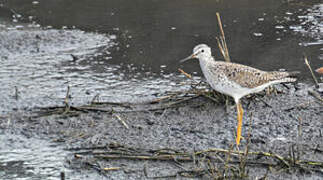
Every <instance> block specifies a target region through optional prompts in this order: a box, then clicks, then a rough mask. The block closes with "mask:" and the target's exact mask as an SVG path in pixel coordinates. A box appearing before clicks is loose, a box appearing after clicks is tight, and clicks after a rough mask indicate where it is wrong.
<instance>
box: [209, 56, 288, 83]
mask: <svg viewBox="0 0 323 180" xmlns="http://www.w3.org/2000/svg"><path fill="white" fill-rule="evenodd" d="M211 68H212V70H215V71H220V72H221V73H222V74H223V75H225V76H226V77H227V78H228V79H229V80H230V81H233V82H235V83H237V84H239V85H240V86H242V87H246V88H255V87H257V86H261V85H263V84H266V83H268V82H270V81H274V80H281V79H283V78H285V77H288V76H289V73H288V72H279V71H271V72H266V71H262V70H259V69H256V68H252V67H249V66H245V65H242V64H236V63H227V62H219V63H218V62H217V64H216V65H215V66H213V67H211Z"/></svg>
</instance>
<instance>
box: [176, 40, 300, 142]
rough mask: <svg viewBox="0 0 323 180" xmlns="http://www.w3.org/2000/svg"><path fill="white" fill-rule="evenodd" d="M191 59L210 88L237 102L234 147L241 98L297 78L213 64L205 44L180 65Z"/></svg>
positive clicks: (239, 133) (290, 74)
mask: <svg viewBox="0 0 323 180" xmlns="http://www.w3.org/2000/svg"><path fill="white" fill-rule="evenodd" d="M192 58H197V59H199V61H200V66H201V69H202V72H203V74H204V76H205V78H206V80H207V82H208V83H209V84H210V86H211V87H212V88H213V89H214V90H216V91H218V92H220V93H223V94H226V95H229V96H231V97H233V99H234V101H235V102H236V105H237V112H238V128H237V138H236V143H237V145H239V143H240V138H241V127H242V119H243V118H242V117H243V109H242V106H241V103H240V99H241V98H242V97H244V96H246V95H248V94H252V93H257V92H260V91H262V90H264V89H265V88H266V87H268V86H270V85H273V84H277V83H282V82H294V81H296V78H292V77H289V76H292V75H294V74H295V72H293V73H291V72H279V71H269V72H267V71H262V70H259V69H256V68H253V67H249V66H245V65H242V64H236V63H228V62H224V61H215V60H214V59H213V57H212V53H211V48H210V47H208V46H207V45H205V44H200V45H197V46H195V47H194V49H193V54H192V55H191V56H189V57H187V58H185V59H183V60H182V62H184V61H186V60H188V59H192Z"/></svg>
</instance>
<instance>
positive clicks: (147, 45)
mask: <svg viewBox="0 0 323 180" xmlns="http://www.w3.org/2000/svg"><path fill="white" fill-rule="evenodd" d="M322 7H323V5H322V3H320V1H314V0H311V1H306V2H305V3H304V2H298V1H294V2H293V1H291V2H285V1H268V0H258V1H256V0H244V1H239V2H236V1H233V0H227V1H213V0H210V1H203V2H200V1H195V0H188V1H185V2H183V1H179V0H178V1H177V0H175V1H162V2H161V1H154V0H153V1H136V8H134V3H133V1H131V2H130V1H124V0H121V1H120V0H108V1H107V0H97V1H90V0H80V1H78V3H75V2H74V1H70V0H67V1H59V2H58V1H54V0H47V1H46V3H45V1H32V0H26V1H23V2H21V1H19V0H10V1H3V2H1V3H0V58H1V59H0V61H1V67H0V81H1V87H0V92H1V94H0V113H1V114H0V115H1V116H5V115H6V114H12V113H15V112H16V111H22V112H25V111H26V110H31V109H34V108H35V107H41V106H54V105H62V104H63V101H64V98H65V96H66V90H67V86H70V87H71V92H70V95H71V101H72V103H74V104H84V103H87V102H90V101H91V100H92V98H93V97H94V96H95V95H97V94H99V95H100V100H101V101H144V100H148V99H151V98H153V97H155V95H156V94H159V93H163V92H165V91H180V90H183V89H187V88H189V86H188V85H185V83H186V82H188V80H187V78H185V77H184V76H183V75H180V74H179V73H178V71H177V69H178V68H183V69H184V70H185V71H186V72H189V73H192V74H194V75H195V79H196V80H200V79H201V78H202V75H201V72H200V69H199V65H198V63H197V61H193V60H192V61H191V62H187V63H185V64H179V63H178V60H179V59H182V58H184V57H186V56H188V55H189V54H190V53H191V51H192V48H193V47H194V46H195V45H196V44H199V43H207V44H209V45H210V46H212V47H213V52H214V56H215V57H216V58H218V59H221V55H220V53H219V52H218V50H217V42H216V38H215V37H216V36H218V34H219V31H218V27H217V22H216V19H215V13H216V12H217V11H218V12H220V13H221V17H222V22H223V24H224V31H225V34H226V38H227V43H228V46H229V51H230V55H231V58H232V61H234V62H238V63H243V64H246V65H251V66H254V67H257V68H261V69H264V70H277V69H287V70H292V71H295V70H298V71H301V72H302V75H301V77H300V79H301V80H302V81H307V82H310V81H311V79H310V78H311V76H310V73H309V72H308V70H307V69H306V67H305V65H304V62H303V54H304V53H305V54H306V55H307V56H308V57H309V60H310V61H311V65H312V67H313V69H316V68H318V67H321V66H323V53H322V52H323V48H322V45H323V41H322V36H323V29H322V28H323V24H322V22H323V21H322V18H323V10H322ZM237 9H239V11H237ZM72 55H73V56H74V57H77V58H76V59H74V60H73V57H72ZM0 139H2V140H1V142H2V141H3V142H7V143H5V144H6V145H5V146H1V149H0V150H1V152H3V153H7V155H6V156H1V155H0V164H1V165H0V166H1V167H5V168H7V169H13V171H9V172H8V173H7V171H6V174H4V175H5V176H4V177H6V178H9V179H10V178H11V179H13V178H16V177H18V176H21V177H28V175H35V177H38V176H36V175H37V174H40V177H47V175H48V176H52V175H53V174H55V176H54V175H53V176H54V177H57V176H56V175H57V174H59V173H60V171H61V168H63V166H62V162H63V156H65V155H66V154H64V152H63V150H62V149H60V148H58V147H55V148H54V149H51V148H52V147H51V144H50V143H48V142H46V141H45V142H43V140H35V142H38V141H41V142H40V143H41V144H44V143H45V144H46V146H44V148H40V147H39V146H38V144H37V143H36V144H33V143H31V144H30V142H32V141H34V139H26V138H24V137H20V136H16V135H12V134H10V133H9V134H4V135H0ZM10 142H11V143H10ZM22 146H23V147H26V150H23V151H21V150H19V148H20V147H22ZM29 147H30V148H29ZM47 148H48V149H47ZM17 149H18V150H17ZM37 149H38V151H35V150H37ZM16 150H17V152H16ZM33 151H35V152H37V153H39V154H40V156H38V157H37V158H38V159H36V160H35V161H36V162H35V163H34V164H30V165H28V164H27V165H26V162H25V161H23V159H22V158H21V157H24V156H26V157H31V158H32V157H33V156H35V154H33V153H34V152H33ZM50 152H57V153H61V154H62V157H58V158H57V159H50V158H49V154H50ZM1 154H2V153H1ZM28 161H30V162H33V159H28ZM44 161H48V162H52V163H53V164H48V166H47V167H42V163H41V162H44ZM11 162H13V163H11ZM14 166H15V167H19V168H17V169H21V171H17V172H16V171H14V169H15V167H14ZM56 166H57V167H60V168H53V167H56ZM29 169H32V170H29ZM39 169H45V170H44V171H42V173H40V170H39ZM0 177H1V174H0Z"/></svg>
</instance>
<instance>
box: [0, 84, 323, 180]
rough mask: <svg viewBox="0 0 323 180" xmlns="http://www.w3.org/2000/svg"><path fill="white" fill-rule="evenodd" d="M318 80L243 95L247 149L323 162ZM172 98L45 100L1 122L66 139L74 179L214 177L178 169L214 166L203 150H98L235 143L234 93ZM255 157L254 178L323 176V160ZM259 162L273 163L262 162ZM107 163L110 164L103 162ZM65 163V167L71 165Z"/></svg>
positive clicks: (9, 129) (12, 129)
mask: <svg viewBox="0 0 323 180" xmlns="http://www.w3.org/2000/svg"><path fill="white" fill-rule="evenodd" d="M312 88H313V87H308V86H307V85H305V84H302V83H299V84H296V85H285V86H282V85H279V86H277V91H278V94H277V95H276V94H269V95H265V94H259V95H256V96H251V97H248V98H245V99H243V108H244V109H245V114H244V122H243V132H242V136H243V137H244V138H243V139H242V142H241V145H240V146H239V149H240V150H245V148H246V146H247V145H248V151H249V152H258V151H261V152H270V153H274V154H278V155H279V156H282V157H286V158H291V157H292V156H293V154H294V155H295V154H297V160H304V161H305V160H309V161H315V162H321V163H322V161H323V158H322V157H323V155H322V153H323V151H322V143H323V138H322V129H323V122H322V113H323V106H322V102H320V101H319V100H317V99H316V98H314V97H313V96H311V95H310V94H309V93H308V91H311V90H312ZM167 101H168V100H167ZM167 101H160V102H159V103H157V104H156V103H153V104H149V105H148V104H142V103H140V104H126V103H125V104H118V103H116V104H112V103H107V102H105V103H104V102H101V103H99V102H96V103H97V104H98V105H96V106H94V105H93V103H92V106H90V105H88V106H84V107H87V109H86V108H83V109H82V108H81V107H79V108H76V107H69V108H70V109H69V110H68V111H67V110H66V109H64V110H63V111H61V112H60V111H53V110H54V109H56V110H57V109H59V107H51V108H42V109H39V110H37V111H36V110H35V111H34V112H32V113H30V114H29V115H27V114H25V115H23V114H19V113H14V114H12V115H10V116H8V117H6V119H7V120H6V121H2V124H1V127H2V129H6V130H5V131H6V134H7V133H14V134H19V135H20V136H27V137H35V136H36V137H38V138H40V137H41V139H44V138H45V139H47V141H51V142H59V143H60V145H57V146H58V147H65V148H64V149H65V151H64V153H63V154H62V153H60V152H59V151H57V150H53V152H55V153H59V154H60V156H64V155H65V158H66V159H65V163H64V164H65V167H66V168H67V169H68V171H66V176H67V177H68V178H71V179H73V173H70V171H77V172H79V173H80V174H89V175H91V174H96V175H98V176H99V177H102V178H107V179H148V178H151V177H164V178H166V179H167V178H170V177H174V176H175V177H179V178H187V177H192V178H193V177H194V178H206V179H211V178H212V177H213V176H212V174H211V173H210V172H208V171H207V172H203V173H200V174H199V175H196V174H194V173H193V175H192V176H188V175H185V174H184V173H183V174H184V175H183V174H180V173H178V172H181V171H184V170H186V171H189V170H192V171H193V170H196V169H203V168H206V166H207V161H203V160H201V159H202V157H197V158H198V160H196V162H198V163H196V162H185V161H184V162H179V163H178V164H177V161H176V160H175V161H172V159H170V160H168V161H167V160H158V159H157V160H156V159H155V160H149V159H148V160H147V159H131V158H130V159H127V158H121V157H120V158H111V159H108V160H105V159H104V158H96V157H95V156H94V155H93V154H92V153H99V154H100V152H101V153H102V154H104V150H105V151H107V152H109V151H111V150H112V149H113V147H116V146H117V147H118V146H119V147H122V148H123V150H124V149H127V148H128V151H127V152H128V153H129V151H131V152H132V153H134V152H136V153H139V154H140V153H141V154H140V155H142V152H146V151H153V150H154V151H158V150H169V151H170V150H171V151H176V152H186V153H193V152H198V151H205V150H208V149H212V148H222V149H227V150H229V149H230V147H232V146H234V142H235V140H234V139H235V134H234V133H235V128H236V111H235V108H230V106H232V105H233V102H232V100H231V101H229V102H230V103H229V105H230V106H229V108H228V111H227V112H226V110H225V109H226V108H225V104H224V102H223V101H222V102H221V101H220V102H215V101H212V100H211V99H209V98H206V97H202V96H201V97H200V96H198V97H196V98H195V97H194V98H190V99H188V100H186V101H183V102H178V103H176V104H174V103H173V104H172V105H171V106H170V105H169V102H167ZM175 102H177V101H175ZM164 104H167V106H164ZM61 107H62V108H64V106H61ZM90 107H92V108H90ZM233 107H234V106H233ZM74 108H75V109H74ZM49 112H51V113H49ZM249 132H250V134H249ZM247 141H248V143H247ZM35 148H37V147H35ZM235 148H236V147H235V146H234V149H235ZM141 151H142V152H141ZM11 153H12V152H11ZM146 154H147V153H146ZM156 155H157V154H155V155H154V156H156ZM48 156H55V155H53V154H49V155H48ZM219 156H221V154H219ZM295 156H296V155H295ZM204 158H205V157H204ZM223 158H225V156H223ZM236 158H237V157H234V156H233V157H232V161H233V162H234V161H239V159H236ZM55 159H56V158H55ZM26 161H27V162H28V161H29V160H28V158H26V159H24V162H26ZM49 162H50V161H49ZM248 162H249V163H250V165H247V166H246V169H247V171H246V172H248V173H247V178H250V179H255V178H259V177H268V178H269V179H286V178H287V179H293V178H300V177H303V178H305V179H320V178H322V173H321V168H322V167H321V166H317V167H311V168H309V169H307V168H306V167H305V166H304V167H303V168H299V167H298V166H296V165H295V166H292V165H291V167H284V166H283V165H279V162H277V160H275V159H274V160H273V159H270V158H266V157H261V156H255V157H249V159H248ZM251 162H252V163H251ZM257 162H258V163H259V162H262V163H272V165H261V166H260V165H257ZM275 164H276V165H275ZM214 166H215V167H217V168H218V169H221V168H222V167H223V166H225V163H221V162H216V163H214ZM232 166H235V165H232ZM104 168H106V169H108V170H103V169H104ZM109 168H116V169H115V170H109ZM206 169H207V168H206ZM62 171H63V172H65V170H64V168H62ZM74 173H75V172H74ZM36 174H37V171H36ZM4 177H5V176H4ZM75 177H78V176H75ZM214 177H216V176H214ZM229 177H230V176H229Z"/></svg>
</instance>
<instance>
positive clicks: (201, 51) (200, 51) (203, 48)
mask: <svg viewBox="0 0 323 180" xmlns="http://www.w3.org/2000/svg"><path fill="white" fill-rule="evenodd" d="M211 56H212V53H211V48H210V47H209V46H208V45H206V44H199V45H197V46H195V47H194V49H193V54H192V55H190V56H188V57H187V58H185V59H182V60H181V61H180V62H181V63H182V62H185V61H187V60H189V59H195V58H197V59H203V58H207V57H211Z"/></svg>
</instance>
